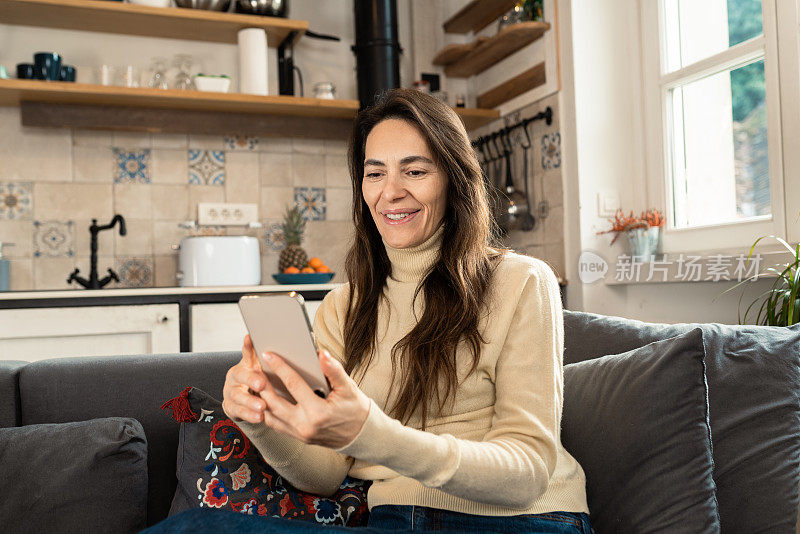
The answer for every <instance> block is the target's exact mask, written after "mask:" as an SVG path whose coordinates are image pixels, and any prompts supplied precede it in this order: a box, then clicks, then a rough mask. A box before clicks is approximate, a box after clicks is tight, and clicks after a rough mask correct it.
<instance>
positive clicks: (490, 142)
mask: <svg viewBox="0 0 800 534" xmlns="http://www.w3.org/2000/svg"><path fill="white" fill-rule="evenodd" d="M493 146H494V152H492V147H493ZM486 149H487V151H488V152H489V155H490V159H489V162H490V163H491V169H489V170H490V171H491V172H490V173H489V175H488V176H487V178H488V182H487V187H488V189H487V193H488V195H489V209H490V210H491V212H492V218H493V219H494V221H495V222H496V223H498V226H499V222H498V220H497V217H498V214H499V213H500V209H501V205H502V193H501V192H500V188H499V187H498V185H497V182H498V180H499V176H500V171H501V170H502V165H503V163H502V161H501V160H502V158H503V155H502V153H501V151H500V148H499V147H498V146H497V132H494V133H492V134H491V135H488V136H486ZM501 230H502V229H501Z"/></svg>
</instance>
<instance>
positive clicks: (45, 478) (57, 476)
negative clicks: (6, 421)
mask: <svg viewBox="0 0 800 534" xmlns="http://www.w3.org/2000/svg"><path fill="white" fill-rule="evenodd" d="M0 465H2V466H3V476H2V477H0V493H2V495H3V498H2V499H0V517H2V518H3V520H2V525H3V530H4V531H6V532H47V533H51V532H52V533H59V532H93V533H94V532H109V533H111V532H113V533H127V532H138V531H140V530H142V529H143V528H144V527H145V526H146V516H147V441H146V438H145V435H144V429H143V428H142V425H141V424H139V422H138V421H136V420H135V419H124V418H119V417H109V418H106V419H92V420H90V421H81V422H75V423H61V424H40V425H27V426H21V427H12V428H3V429H0Z"/></svg>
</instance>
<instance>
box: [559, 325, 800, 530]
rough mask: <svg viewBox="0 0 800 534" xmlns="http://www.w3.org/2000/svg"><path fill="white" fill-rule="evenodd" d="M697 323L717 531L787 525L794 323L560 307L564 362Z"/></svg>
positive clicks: (790, 523) (791, 512)
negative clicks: (647, 316) (664, 318)
mask: <svg viewBox="0 0 800 534" xmlns="http://www.w3.org/2000/svg"><path fill="white" fill-rule="evenodd" d="M697 327H700V328H701V329H702V331H703V346H704V349H705V358H704V363H705V374H706V378H707V383H708V404H709V416H710V423H711V436H712V443H713V449H712V454H713V459H714V482H715V483H716V485H717V491H716V494H717V501H718V503H719V515H720V522H721V525H722V532H794V531H795V524H796V521H797V510H798V491H797V488H798V484H799V483H800V468H798V458H800V437H798V436H800V324H797V325H794V326H791V327H770V326H753V325H723V324H716V323H705V324H690V323H683V324H658V323H644V322H641V321H634V320H631V319H624V318H621V317H611V316H605V315H598V314H593V313H585V312H574V311H569V310H565V311H564V363H565V364H569V363H575V362H579V361H584V360H588V359H593V358H599V357H602V356H605V355H609V354H620V353H623V352H626V351H629V350H632V349H636V348H639V347H643V346H645V345H647V344H649V343H652V342H654V341H659V340H662V339H667V338H670V337H674V336H676V335H679V334H683V333H685V332H687V331H689V330H692V329H694V328H697ZM565 394H568V392H565ZM587 476H589V474H587Z"/></svg>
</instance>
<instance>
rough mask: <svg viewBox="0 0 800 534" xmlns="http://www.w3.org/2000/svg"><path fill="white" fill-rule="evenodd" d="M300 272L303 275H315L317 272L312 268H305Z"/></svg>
mask: <svg viewBox="0 0 800 534" xmlns="http://www.w3.org/2000/svg"><path fill="white" fill-rule="evenodd" d="M300 272H301V273H313V272H315V271H314V269H312V268H311V267H303V268H302V269H300Z"/></svg>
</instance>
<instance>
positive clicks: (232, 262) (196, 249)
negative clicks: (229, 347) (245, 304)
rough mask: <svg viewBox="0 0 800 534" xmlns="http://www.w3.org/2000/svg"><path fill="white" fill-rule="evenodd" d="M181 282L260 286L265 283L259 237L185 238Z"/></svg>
mask: <svg viewBox="0 0 800 534" xmlns="http://www.w3.org/2000/svg"><path fill="white" fill-rule="evenodd" d="M176 277H177V279H178V284H179V285H180V286H181V287H186V286H257V285H259V284H260V283H261V256H260V254H259V251H258V239H256V238H255V237H249V236H196V237H184V238H183V239H181V244H180V254H179V255H178V272H177V273H176Z"/></svg>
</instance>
